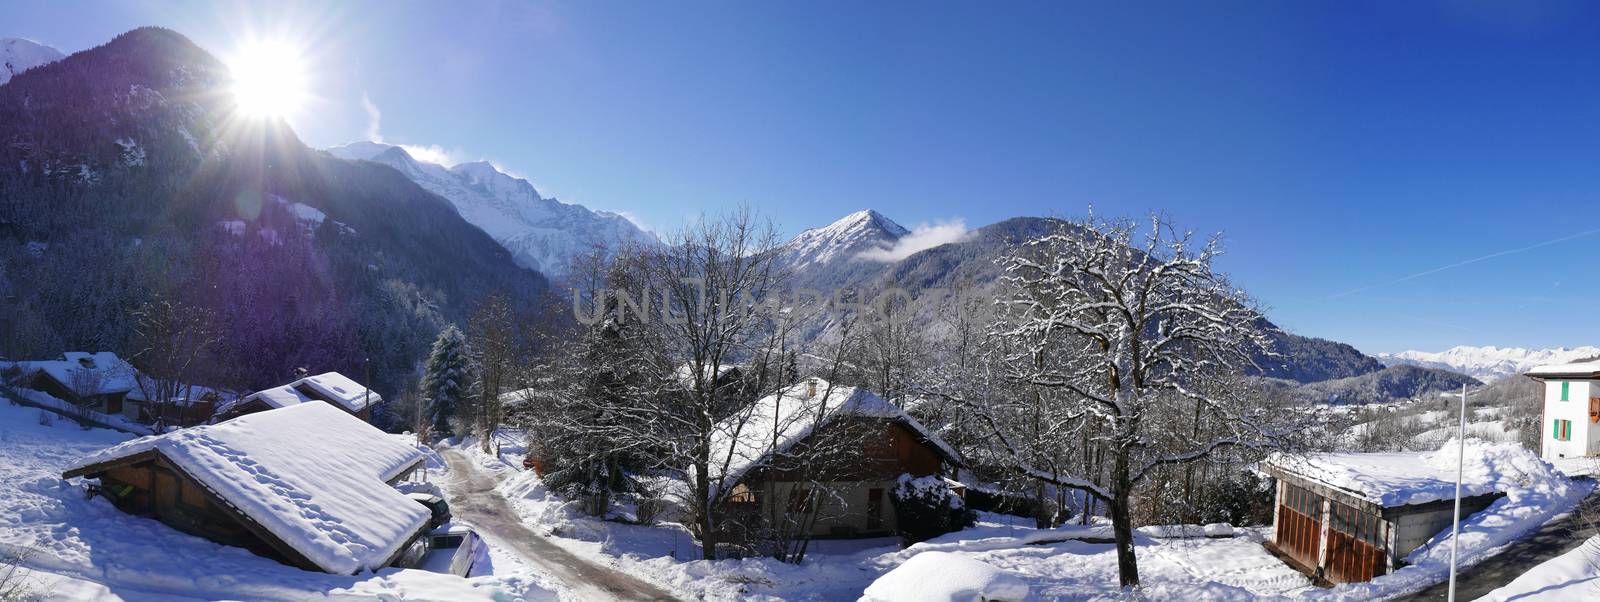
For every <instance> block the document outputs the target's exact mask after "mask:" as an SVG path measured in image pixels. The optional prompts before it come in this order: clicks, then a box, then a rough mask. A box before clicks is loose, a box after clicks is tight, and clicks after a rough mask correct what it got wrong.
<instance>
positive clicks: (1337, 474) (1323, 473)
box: [1264, 439, 1565, 508]
mask: <svg viewBox="0 0 1600 602" xmlns="http://www.w3.org/2000/svg"><path fill="white" fill-rule="evenodd" d="M1456 445H1457V443H1456V442H1455V441H1454V440H1452V441H1450V442H1447V443H1445V444H1444V445H1443V446H1442V447H1441V448H1440V449H1438V450H1434V451H1427V452H1380V453H1353V452H1351V453H1316V454H1307V455H1303V456H1297V455H1288V454H1275V455H1273V456H1271V457H1269V458H1267V460H1266V462H1265V463H1264V467H1265V468H1266V469H1267V470H1268V472H1272V471H1274V469H1275V470H1277V471H1282V472H1288V473H1292V474H1294V475H1297V476H1300V477H1302V478H1305V479H1308V480H1311V481H1316V482H1320V483H1323V484H1325V485H1328V486H1330V487H1333V488H1335V489H1338V490H1341V491H1344V492H1346V493H1349V494H1351V495H1353V496H1355V497H1358V498H1360V499H1363V500H1366V501H1368V502H1370V503H1372V504H1374V505H1377V506H1381V507H1384V508H1392V507H1396V506H1406V505H1412V504H1425V503H1428V502H1436V501H1440V500H1448V499H1452V498H1453V497H1455V492H1456V470H1457V466H1458V465H1457V461H1458V460H1457V458H1458V456H1457V455H1456ZM1466 447H1467V449H1466V452H1467V453H1466V456H1465V457H1466V465H1465V468H1464V470H1463V474H1464V476H1465V480H1464V481H1463V482H1462V483H1461V496H1462V497H1473V496H1478V495H1485V494H1491V493H1496V492H1505V491H1507V490H1510V489H1515V488H1518V487H1522V486H1525V485H1526V484H1527V483H1542V482H1552V481H1555V480H1564V479H1565V477H1564V476H1562V475H1561V474H1560V473H1559V472H1557V471H1556V469H1555V467H1553V466H1551V465H1550V464H1548V463H1546V462H1545V461H1543V460H1540V459H1539V457H1538V456H1537V455H1535V454H1534V453H1533V452H1530V451H1528V450H1527V449H1525V448H1523V447H1522V445H1521V444H1520V443H1491V442H1485V441H1479V440H1477V439H1468V440H1467V445H1466Z"/></svg>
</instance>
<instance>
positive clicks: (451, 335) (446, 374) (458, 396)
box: [422, 324, 473, 439]
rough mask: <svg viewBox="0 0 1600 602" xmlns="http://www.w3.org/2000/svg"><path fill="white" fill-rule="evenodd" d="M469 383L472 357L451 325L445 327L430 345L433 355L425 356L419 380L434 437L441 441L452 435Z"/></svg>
mask: <svg viewBox="0 0 1600 602" xmlns="http://www.w3.org/2000/svg"><path fill="white" fill-rule="evenodd" d="M472 381H473V370H472V355H471V353H470V352H469V351H468V349H467V338H466V337H465V336H464V335H462V334H461V329H459V328H456V327H455V325H454V324H452V325H449V326H445V327H444V330H441V331H439V337H438V338H436V339H434V341H433V352H432V353H430V354H428V363H427V367H426V368H425V369H424V372H423V376H422V394H423V396H424V398H425V399H426V400H427V402H428V415H429V417H430V419H431V421H432V423H433V425H432V426H433V434H434V436H435V437H437V438H440V439H443V438H447V437H452V436H454V435H455V429H454V427H453V426H452V425H451V424H450V423H451V421H453V420H455V418H456V416H457V415H458V414H460V412H461V409H462V406H463V405H465V404H467V403H469V400H470V397H471V394H472Z"/></svg>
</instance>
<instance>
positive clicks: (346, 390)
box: [293, 372, 383, 412]
mask: <svg viewBox="0 0 1600 602" xmlns="http://www.w3.org/2000/svg"><path fill="white" fill-rule="evenodd" d="M300 385H305V386H308V387H311V388H312V389H313V390H315V391H317V392H318V393H321V394H322V395H323V396H324V397H327V398H328V399H330V400H333V401H334V402H336V403H338V404H339V405H341V406H344V409H346V410H349V411H351V412H359V411H361V410H364V409H366V408H367V406H372V405H377V404H378V403H380V402H382V401H383V397H381V396H379V395H378V393H377V392H376V391H372V390H370V389H368V388H367V387H366V386H365V385H362V384H361V383H358V382H356V381H353V380H350V379H349V378H348V377H346V376H345V375H343V374H340V373H338V372H323V373H322V374H318V375H316V376H307V377H305V378H302V379H300V380H297V381H294V383H293V386H300Z"/></svg>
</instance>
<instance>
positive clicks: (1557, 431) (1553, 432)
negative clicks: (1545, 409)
mask: <svg viewBox="0 0 1600 602" xmlns="http://www.w3.org/2000/svg"><path fill="white" fill-rule="evenodd" d="M1550 438H1551V439H1557V440H1559V439H1561V421H1560V420H1551V421H1550Z"/></svg>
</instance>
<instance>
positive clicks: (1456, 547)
mask: <svg viewBox="0 0 1600 602" xmlns="http://www.w3.org/2000/svg"><path fill="white" fill-rule="evenodd" d="M1458 429H1459V430H1458V431H1457V432H1456V444H1457V448H1456V511H1455V515H1454V517H1453V518H1452V520H1451V521H1450V590H1449V594H1448V600H1449V602H1456V554H1457V553H1458V552H1459V551H1460V550H1461V537H1460V534H1461V479H1462V474H1463V473H1464V472H1466V465H1467V385H1466V384H1465V383H1463V384H1462V385H1461V423H1460V425H1459V427H1458Z"/></svg>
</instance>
